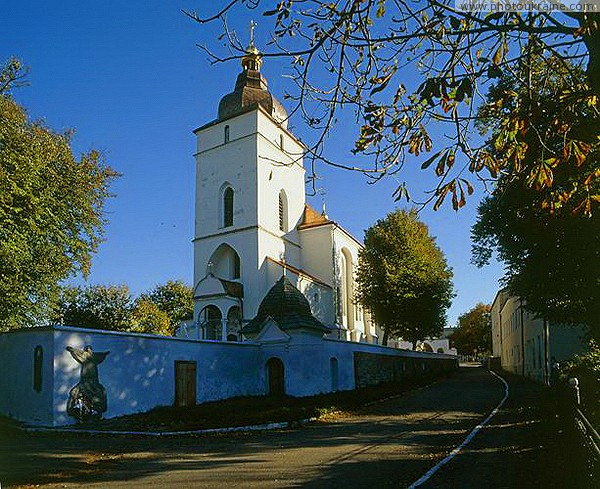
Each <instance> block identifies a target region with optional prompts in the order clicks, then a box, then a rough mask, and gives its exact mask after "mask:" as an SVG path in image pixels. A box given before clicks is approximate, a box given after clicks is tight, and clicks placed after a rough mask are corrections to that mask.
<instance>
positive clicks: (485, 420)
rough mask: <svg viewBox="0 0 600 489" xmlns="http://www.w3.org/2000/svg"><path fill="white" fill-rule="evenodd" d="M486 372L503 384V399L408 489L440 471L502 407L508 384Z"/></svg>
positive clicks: (493, 373)
mask: <svg viewBox="0 0 600 489" xmlns="http://www.w3.org/2000/svg"><path fill="white" fill-rule="evenodd" d="M488 372H490V373H491V374H492V375H493V376H494V377H496V378H498V379H500V381H501V382H502V383H503V384H504V397H503V398H502V400H501V401H500V402H499V403H498V405H497V406H496V407H495V408H494V409H493V410H492V412H491V413H490V414H488V416H487V418H485V419H484V420H483V421H482V422H481V423H479V424H478V425H477V426H475V428H473V429H472V430H471V432H470V433H469V434H468V435H467V437H466V438H465V439H464V440H463V442H462V443H461V444H460V445H458V446H457V447H456V448H455V449H454V450H452V451H451V452H450V453H449V454H448V455H447V456H446V457H445V458H444V459H443V460H440V461H439V462H438V463H437V464H436V465H434V466H433V467H432V468H431V469H429V470H428V471H427V472H425V474H424V475H423V476H421V477H420V478H419V479H417V480H416V481H415V482H413V483H412V484H411V485H410V486H408V489H414V488H416V487H419V486H420V485H422V484H424V483H425V482H427V481H428V480H429V479H430V478H431V476H432V475H433V474H435V473H436V472H437V471H438V470H439V469H441V468H442V467H443V466H444V465H446V464H447V463H448V462H450V460H452V459H453V458H454V457H455V456H456V455H458V453H459V452H460V451H461V450H462V449H463V448H464V447H466V446H467V445H468V444H469V443H470V442H471V440H472V439H473V438H474V437H475V435H476V434H477V433H479V430H481V428H483V427H484V426H485V425H486V424H488V423H489V421H490V420H491V419H492V418H493V417H494V416H495V415H496V413H497V412H498V411H499V410H500V408H501V407H502V406H503V405H504V403H505V402H506V399H508V394H509V389H508V382H506V380H504V379H503V378H502V377H500V375H498V374H497V373H496V372H494V371H493V370H488Z"/></svg>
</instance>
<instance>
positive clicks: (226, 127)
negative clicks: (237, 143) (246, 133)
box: [223, 126, 229, 144]
mask: <svg viewBox="0 0 600 489" xmlns="http://www.w3.org/2000/svg"><path fill="white" fill-rule="evenodd" d="M223 139H224V141H225V144H227V143H228V142H229V126H225V133H224V138H223Z"/></svg>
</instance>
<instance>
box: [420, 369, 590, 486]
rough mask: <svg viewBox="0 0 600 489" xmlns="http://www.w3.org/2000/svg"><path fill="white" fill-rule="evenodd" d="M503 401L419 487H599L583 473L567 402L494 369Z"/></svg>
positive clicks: (582, 452)
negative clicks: (504, 391) (505, 391)
mask: <svg viewBox="0 0 600 489" xmlns="http://www.w3.org/2000/svg"><path fill="white" fill-rule="evenodd" d="M499 374H500V375H501V376H502V377H503V378H504V379H505V380H506V381H507V382H508V384H509V396H508V399H507V400H506V403H505V404H504V406H503V407H502V409H500V411H499V412H498V413H497V414H496V416H495V417H494V418H492V420H491V422H490V424H489V425H487V426H485V427H484V428H483V429H482V430H481V431H480V432H479V433H478V435H477V436H476V437H475V438H474V439H473V440H472V442H471V443H470V444H469V445H467V446H466V447H465V449H464V450H463V451H462V452H460V453H459V454H458V455H457V456H456V457H455V458H454V459H453V460H452V461H451V462H450V463H448V464H447V465H446V466H444V467H443V468H442V469H441V470H440V471H439V472H437V473H436V474H435V475H434V476H433V477H432V478H431V479H430V480H429V481H428V482H427V483H426V484H424V485H423V486H421V487H423V488H458V487H460V488H461V489H469V488H473V489H478V488H483V487H485V488H486V489H487V488H511V489H513V488H538V487H539V488H544V489H549V488H556V489H559V488H560V489H579V488H582V489H585V488H600V481H592V480H591V479H590V478H588V477H587V464H586V460H585V452H584V450H583V448H582V445H581V444H582V442H581V440H580V439H579V438H578V436H577V434H576V433H575V431H574V429H573V426H574V425H573V419H572V418H571V415H570V413H569V411H568V409H565V408H566V407H567V404H566V403H565V402H564V399H560V398H559V397H558V394H557V393H555V392H553V391H551V390H550V389H548V388H546V387H544V386H541V385H538V384H535V383H533V382H531V381H529V380H527V379H523V378H521V377H518V376H514V375H511V374H508V373H506V372H499Z"/></svg>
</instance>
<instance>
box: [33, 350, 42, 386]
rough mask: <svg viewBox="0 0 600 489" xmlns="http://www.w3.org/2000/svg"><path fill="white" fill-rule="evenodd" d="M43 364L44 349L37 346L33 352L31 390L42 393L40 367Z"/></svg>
mask: <svg viewBox="0 0 600 489" xmlns="http://www.w3.org/2000/svg"><path fill="white" fill-rule="evenodd" d="M43 362H44V349H43V348H42V347H41V346H40V345H38V346H36V347H35V348H34V350H33V390H34V391H36V392H41V391H42V367H43Z"/></svg>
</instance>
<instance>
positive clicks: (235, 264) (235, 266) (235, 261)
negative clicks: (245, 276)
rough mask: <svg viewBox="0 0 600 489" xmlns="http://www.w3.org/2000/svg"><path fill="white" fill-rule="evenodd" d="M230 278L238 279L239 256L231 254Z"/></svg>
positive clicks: (239, 274)
mask: <svg viewBox="0 0 600 489" xmlns="http://www.w3.org/2000/svg"><path fill="white" fill-rule="evenodd" d="M231 275H232V276H231V278H240V276H241V273H240V255H238V254H237V253H233V270H232V273H231Z"/></svg>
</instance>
